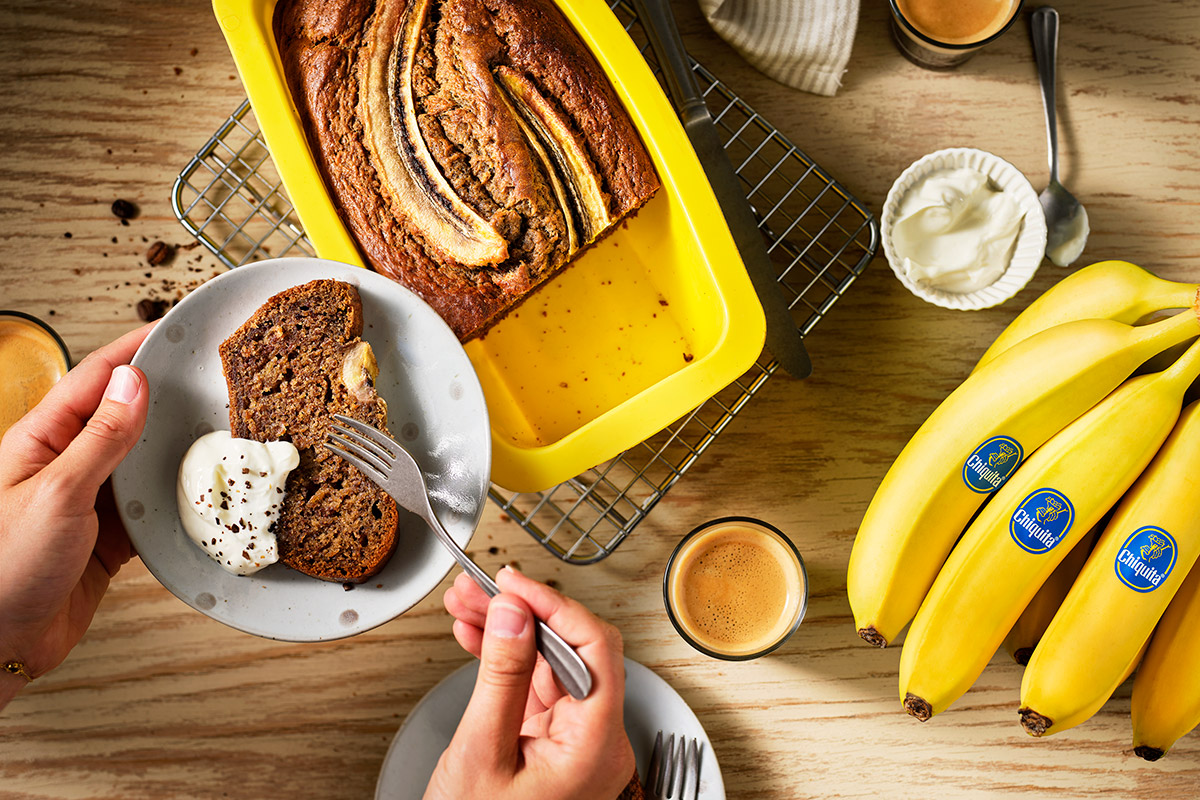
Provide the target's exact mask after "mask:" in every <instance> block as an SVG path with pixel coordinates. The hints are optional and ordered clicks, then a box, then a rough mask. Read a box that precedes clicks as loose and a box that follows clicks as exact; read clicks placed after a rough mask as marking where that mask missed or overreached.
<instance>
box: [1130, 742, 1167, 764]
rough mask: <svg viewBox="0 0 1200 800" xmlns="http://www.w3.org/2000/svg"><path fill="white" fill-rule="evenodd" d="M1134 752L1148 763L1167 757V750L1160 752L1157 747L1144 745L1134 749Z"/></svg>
mask: <svg viewBox="0 0 1200 800" xmlns="http://www.w3.org/2000/svg"><path fill="white" fill-rule="evenodd" d="M1133 752H1134V753H1136V754H1137V755H1139V756H1141V757H1142V758H1144V759H1146V760H1147V761H1158V760H1159V759H1160V758H1162V757H1163V756H1164V755H1166V751H1165V750H1159V749H1158V748H1157V747H1148V746H1146V745H1144V744H1139V745H1138V746H1137V747H1135V748H1133Z"/></svg>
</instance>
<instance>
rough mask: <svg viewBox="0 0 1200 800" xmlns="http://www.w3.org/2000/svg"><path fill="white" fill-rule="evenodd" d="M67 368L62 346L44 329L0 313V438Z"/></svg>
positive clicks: (36, 321) (31, 320) (26, 317)
mask: <svg viewBox="0 0 1200 800" xmlns="http://www.w3.org/2000/svg"><path fill="white" fill-rule="evenodd" d="M70 366H71V359H70V356H69V355H68V354H67V348H66V345H64V344H63V343H62V339H60V338H58V334H56V333H55V332H54V331H53V330H51V329H50V327H49V326H48V325H46V324H45V323H44V322H42V321H41V320H39V319H37V318H36V317H31V316H29V315H28V314H23V313H21V312H19V311H0V435H2V434H3V433H4V432H5V431H7V430H8V429H9V428H10V427H12V425H13V424H14V423H15V422H16V421H17V420H19V419H20V418H21V417H22V416H24V415H25V413H26V412H27V411H29V409H31V408H33V407H34V406H35V405H37V404H38V403H39V402H40V401H41V399H42V398H43V397H44V396H45V395H46V393H47V392H49V391H50V387H52V386H53V385H54V384H55V383H56V382H57V381H58V379H59V378H61V377H62V376H63V375H65V374H67V370H68V369H69V368H70Z"/></svg>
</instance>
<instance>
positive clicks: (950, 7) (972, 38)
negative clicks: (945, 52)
mask: <svg viewBox="0 0 1200 800" xmlns="http://www.w3.org/2000/svg"><path fill="white" fill-rule="evenodd" d="M896 4H897V5H898V6H899V7H900V13H901V14H903V15H904V18H905V19H907V20H908V21H909V22H910V23H912V25H913V27H914V28H916V29H917V30H919V31H920V32H921V33H923V34H925V35H926V36H928V37H929V38H931V39H933V40H935V41H939V42H944V43H946V44H955V45H965V44H974V43H975V42H981V41H983V40H984V39H986V38H988V37H989V36H991V35H992V34H994V33H996V32H997V31H998V30H1000V29H1001V28H1003V27H1004V26H1005V25H1006V24H1008V21H1009V20H1010V19H1012V16H1013V13H1014V12H1015V8H1016V3H1015V2H1014V1H1013V0H897V3H896Z"/></svg>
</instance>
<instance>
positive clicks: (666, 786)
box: [646, 731, 704, 800]
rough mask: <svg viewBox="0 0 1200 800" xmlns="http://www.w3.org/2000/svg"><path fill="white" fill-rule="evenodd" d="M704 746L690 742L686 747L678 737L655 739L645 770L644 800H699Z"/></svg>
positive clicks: (661, 733) (661, 735)
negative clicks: (645, 798)
mask: <svg viewBox="0 0 1200 800" xmlns="http://www.w3.org/2000/svg"><path fill="white" fill-rule="evenodd" d="M703 748H704V746H703V745H702V744H700V740H699V739H695V738H693V739H692V741H691V743H690V744H689V743H688V742H687V741H686V740H685V739H684V737H683V736H682V735H681V736H680V737H679V738H678V740H676V738H675V734H673V733H672V734H671V735H670V736H669V737H667V741H666V744H665V745H664V744H663V732H662V731H659V732H658V736H656V737H655V738H654V752H653V753H651V754H650V766H649V767H647V769H646V796H647V797H648V798H650V800H697V798H698V797H699V796H700V754H701V753H702V752H703Z"/></svg>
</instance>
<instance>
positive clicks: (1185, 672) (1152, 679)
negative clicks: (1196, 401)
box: [1130, 405, 1200, 761]
mask: <svg viewBox="0 0 1200 800" xmlns="http://www.w3.org/2000/svg"><path fill="white" fill-rule="evenodd" d="M1197 408H1200V406H1197V405H1193V406H1192V407H1191V409H1190V410H1189V414H1191V415H1192V417H1193V418H1192V420H1191V421H1190V425H1191V426H1192V427H1200V422H1197V420H1196V419H1195V418H1196V417H1197V416H1200V411H1198V410H1197ZM1191 438H1192V441H1193V447H1197V448H1200V444H1195V442H1196V441H1197V439H1198V438H1200V437H1198V436H1197V435H1196V434H1195V433H1193V435H1192V436H1191ZM1196 474H1197V473H1196V471H1195V467H1193V471H1192V478H1193V482H1192V485H1191V492H1192V493H1191V496H1190V498H1189V499H1190V500H1191V501H1192V502H1190V503H1187V504H1186V505H1189V506H1190V508H1191V512H1192V515H1193V518H1192V523H1193V525H1195V524H1197V523H1196V518H1197V517H1200V505H1198V503H1197V497H1200V487H1197V485H1196ZM1176 502H1177V503H1178V501H1176ZM1181 505H1184V504H1181ZM1182 558H1183V556H1182V548H1181V553H1180V559H1181V561H1182ZM1182 566H1183V565H1182V563H1181V564H1179V565H1177V566H1176V569H1180V568H1181V567H1182ZM1172 577H1174V576H1172ZM1198 621H1200V561H1196V562H1194V563H1193V564H1192V568H1191V571H1190V572H1188V574H1187V577H1186V578H1185V579H1184V580H1183V583H1182V584H1181V585H1180V587H1179V589H1178V590H1177V591H1176V592H1175V596H1174V598H1172V599H1171V603H1170V605H1169V606H1167V610H1166V612H1165V613H1164V614H1163V616H1162V619H1161V620H1159V622H1158V627H1156V628H1155V629H1154V635H1153V636H1152V637H1151V639H1150V645H1149V647H1148V648H1147V649H1146V655H1145V657H1144V658H1143V660H1142V664H1141V667H1140V668H1139V669H1138V674H1137V678H1135V679H1134V682H1133V698H1132V701H1131V704H1130V706H1131V717H1132V720H1133V751H1134V752H1135V753H1137V754H1138V755H1139V756H1141V757H1142V758H1144V759H1146V760H1147V761H1157V760H1158V759H1160V758H1162V756H1163V755H1164V754H1165V753H1166V752H1167V751H1168V750H1170V749H1171V746H1172V745H1173V744H1175V742H1176V741H1177V740H1179V739H1180V738H1181V737H1182V736H1184V735H1186V734H1187V733H1188V732H1189V731H1191V730H1192V729H1193V728H1195V727H1196V726H1197V725H1198V724H1200V679H1198V677H1197V676H1200V635H1197V631H1196V625H1197V622H1198Z"/></svg>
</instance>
